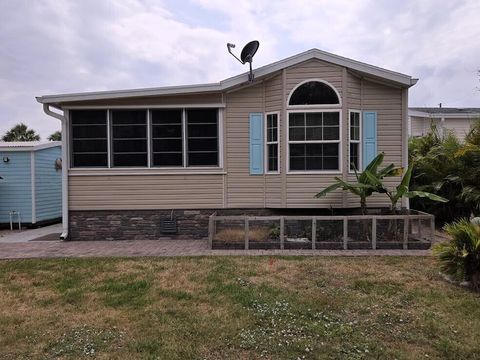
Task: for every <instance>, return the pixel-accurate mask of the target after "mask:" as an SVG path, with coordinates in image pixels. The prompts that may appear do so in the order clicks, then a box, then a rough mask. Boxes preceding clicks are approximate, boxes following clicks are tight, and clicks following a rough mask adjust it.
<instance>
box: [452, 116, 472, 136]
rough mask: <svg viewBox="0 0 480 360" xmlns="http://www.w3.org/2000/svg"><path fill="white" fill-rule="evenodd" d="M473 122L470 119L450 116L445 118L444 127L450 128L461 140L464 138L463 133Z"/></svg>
mask: <svg viewBox="0 0 480 360" xmlns="http://www.w3.org/2000/svg"><path fill="white" fill-rule="evenodd" d="M472 124H473V120H471V119H460V118H451V119H445V128H446V129H450V130H452V132H453V133H454V134H455V136H456V137H457V138H458V139H459V140H461V141H464V140H465V135H467V134H468V132H469V131H470V127H471V125H472Z"/></svg>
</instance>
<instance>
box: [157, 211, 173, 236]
mask: <svg viewBox="0 0 480 360" xmlns="http://www.w3.org/2000/svg"><path fill="white" fill-rule="evenodd" d="M160 227H161V228H160V231H161V232H162V234H176V233H177V218H176V217H175V216H174V215H173V210H172V213H171V214H170V217H164V218H162V221H161V224H160Z"/></svg>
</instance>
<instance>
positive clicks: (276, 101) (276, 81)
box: [265, 73, 285, 208]
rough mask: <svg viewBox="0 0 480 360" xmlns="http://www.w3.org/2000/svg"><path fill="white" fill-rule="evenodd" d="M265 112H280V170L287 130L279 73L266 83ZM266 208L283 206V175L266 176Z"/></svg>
mask: <svg viewBox="0 0 480 360" xmlns="http://www.w3.org/2000/svg"><path fill="white" fill-rule="evenodd" d="M265 112H266V113H267V112H278V115H279V123H278V125H279V141H278V147H279V149H278V151H279V154H280V161H279V164H278V166H279V169H281V164H282V163H283V162H284V161H285V159H284V158H283V157H282V149H283V144H282V141H281V139H282V136H283V131H284V130H285V129H284V127H283V126H282V123H283V124H284V123H285V120H284V119H283V118H282V117H283V115H282V74H281V73H279V74H278V75H276V76H275V77H273V78H272V79H270V80H267V81H266V82H265ZM265 156H266V154H265ZM265 206H266V207H270V208H276V207H281V206H282V174H268V175H266V176H265Z"/></svg>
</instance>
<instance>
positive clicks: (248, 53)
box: [227, 40, 260, 82]
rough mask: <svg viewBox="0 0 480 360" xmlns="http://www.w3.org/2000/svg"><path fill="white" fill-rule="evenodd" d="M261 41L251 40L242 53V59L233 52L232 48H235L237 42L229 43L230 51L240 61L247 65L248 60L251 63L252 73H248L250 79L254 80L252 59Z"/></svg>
mask: <svg viewBox="0 0 480 360" xmlns="http://www.w3.org/2000/svg"><path fill="white" fill-rule="evenodd" d="M259 45H260V43H259V42H258V41H257V40H253V41H250V42H249V43H248V44H247V45H245V46H244V47H243V49H242V52H241V53H240V59H239V58H238V57H237V56H236V55H235V54H234V53H233V52H232V48H235V44H231V43H228V44H227V49H228V52H229V53H230V54H231V55H232V56H233V57H234V58H235V59H237V60H238V61H239V62H241V63H242V64H244V65H245V63H247V62H248V64H249V65H250V73H249V74H248V81H250V82H252V81H253V78H254V76H253V70H252V60H253V56H254V55H255V53H256V52H257V50H258V47H259Z"/></svg>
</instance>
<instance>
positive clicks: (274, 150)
mask: <svg viewBox="0 0 480 360" xmlns="http://www.w3.org/2000/svg"><path fill="white" fill-rule="evenodd" d="M266 118H267V119H266V120H267V121H266V124H265V126H266V130H265V138H266V141H265V144H266V157H265V163H266V164H265V165H266V166H265V168H266V172H267V173H277V174H278V173H279V172H280V171H279V165H280V164H279V159H280V154H279V150H280V149H279V145H278V142H279V138H280V134H279V126H278V113H267V114H266Z"/></svg>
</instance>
